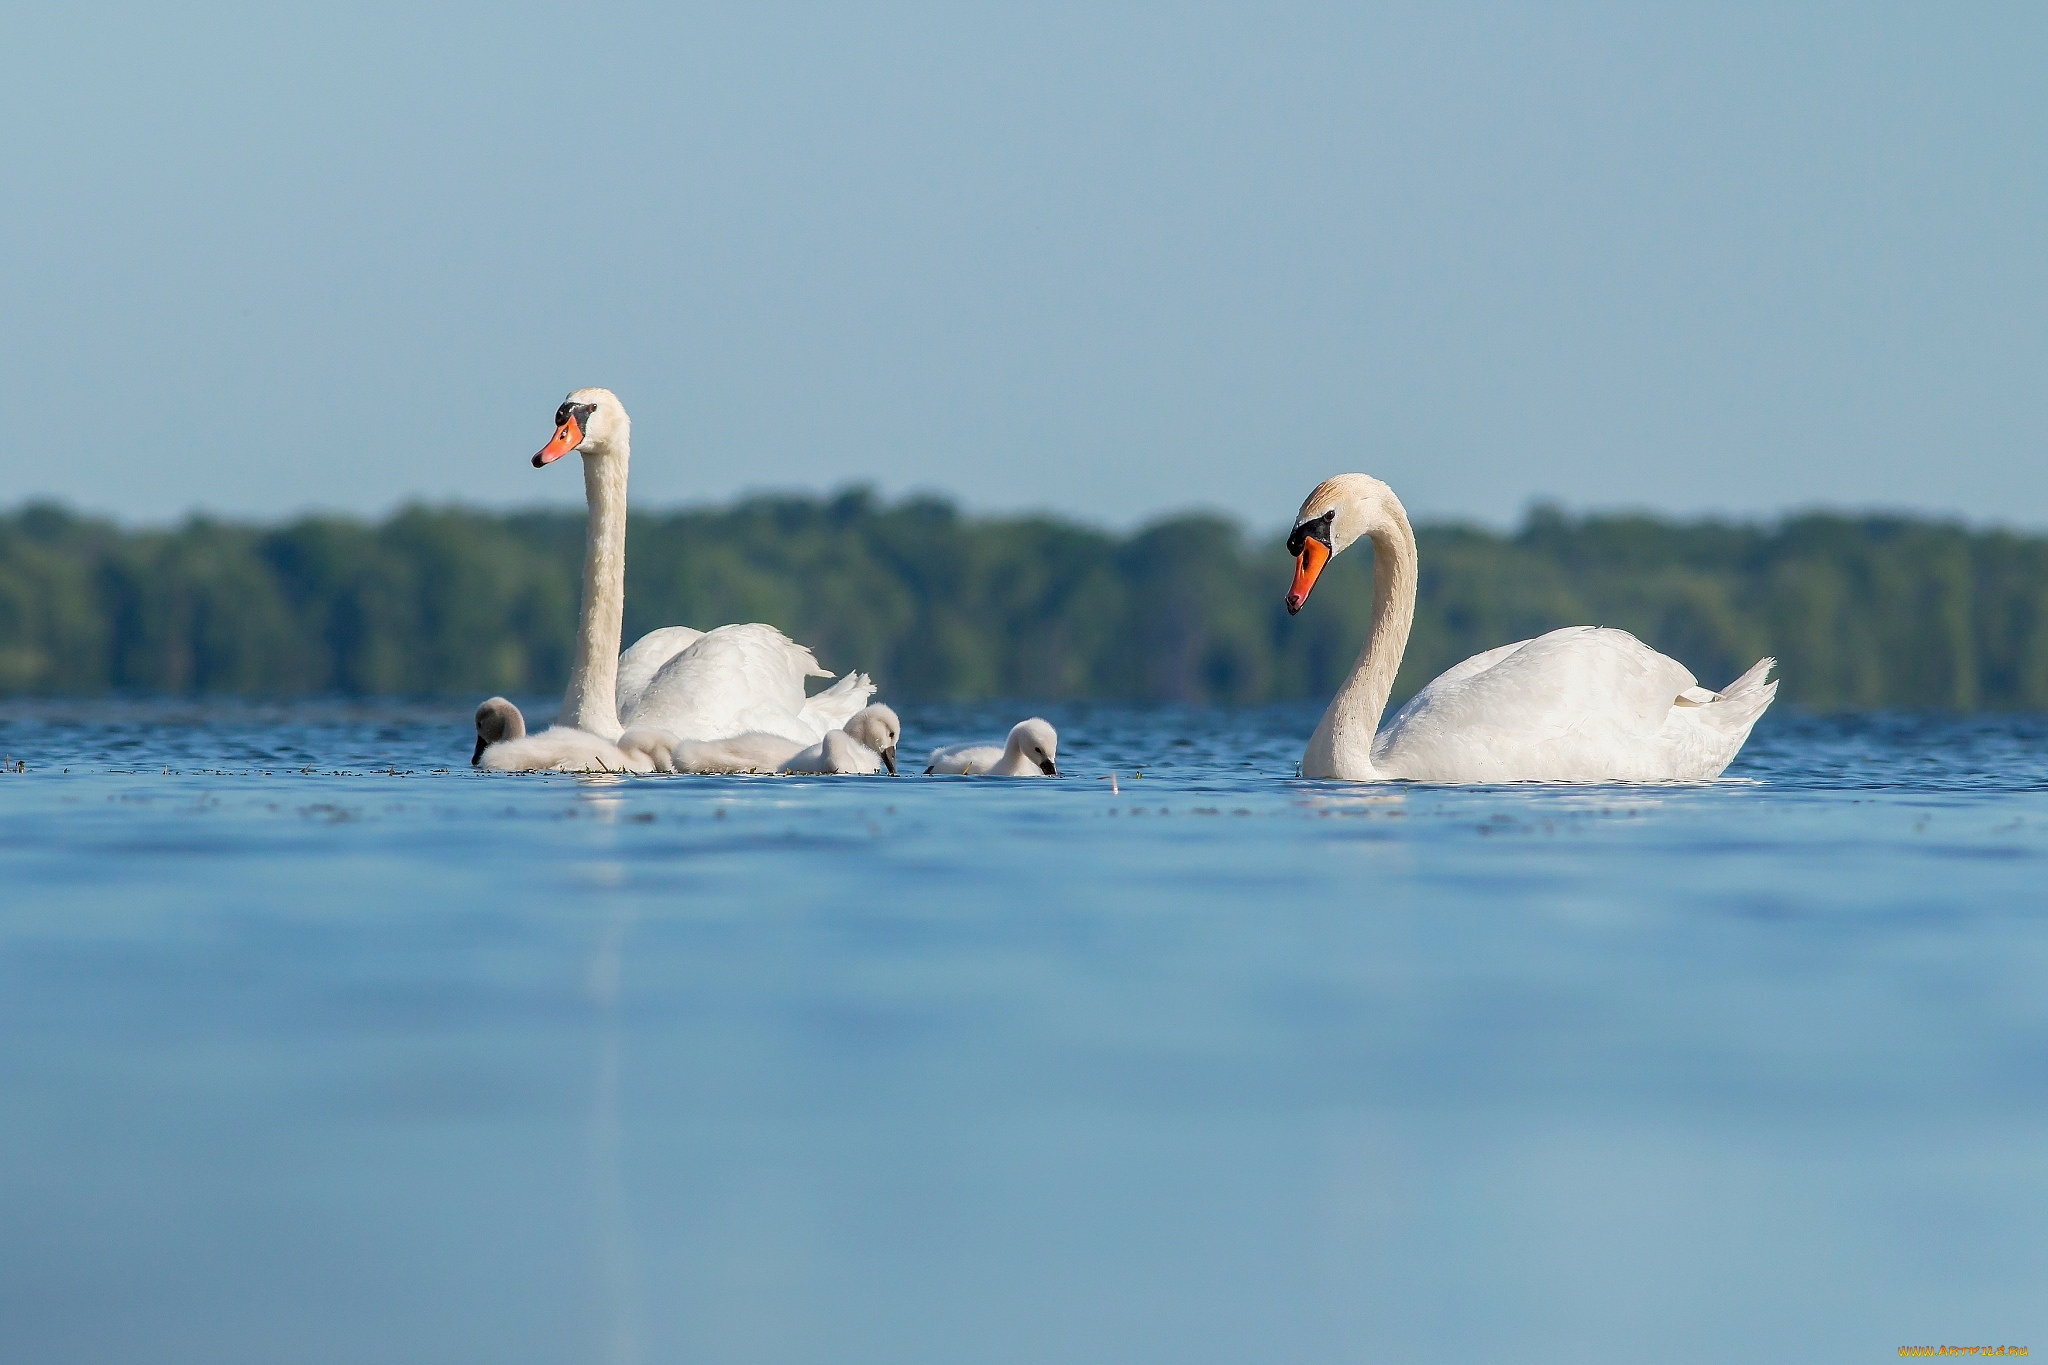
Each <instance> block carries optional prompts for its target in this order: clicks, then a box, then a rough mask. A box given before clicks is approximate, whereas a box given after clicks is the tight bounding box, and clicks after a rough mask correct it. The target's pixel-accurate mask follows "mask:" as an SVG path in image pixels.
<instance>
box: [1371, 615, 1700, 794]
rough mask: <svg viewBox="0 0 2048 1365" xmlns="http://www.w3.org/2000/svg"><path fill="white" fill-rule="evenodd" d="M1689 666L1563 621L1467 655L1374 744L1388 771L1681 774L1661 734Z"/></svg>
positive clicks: (1453, 775)
mask: <svg viewBox="0 0 2048 1365" xmlns="http://www.w3.org/2000/svg"><path fill="white" fill-rule="evenodd" d="M1696 685H1697V680H1696V679H1695V678H1694V677H1693V675H1692V673H1691V672H1690V671H1689V670H1688V669H1687V668H1686V667H1685V665H1683V664H1681V663H1679V662H1678V661H1677V660H1676V659H1672V658H1667V657H1666V656H1665V655H1662V654H1659V653H1658V652H1657V651H1656V650H1654V649H1651V648H1650V647H1649V646H1647V645H1645V644H1643V643H1642V642H1641V641H1640V640H1638V639H1636V638H1635V636H1633V635H1630V634H1629V633H1628V632H1627V631H1623V630H1612V629H1608V628H1605V627H1600V626H1570V627H1567V628H1565V629H1563V630H1554V631H1552V632H1550V633H1549V634H1548V635H1540V636H1538V637H1537V638H1535V639H1533V640H1524V641H1522V642H1520V643H1519V644H1515V645H1505V646H1502V647H1501V648H1500V649H1497V650H1489V651H1487V653H1486V654H1484V655H1477V656H1475V657H1474V658H1471V659H1467V660H1466V661H1465V662H1464V663H1462V664H1459V665H1458V666H1457V667H1456V668H1453V669H1450V670H1449V671H1447V672H1446V673H1445V674H1444V675H1443V676H1442V677H1439V678H1437V679H1436V680H1435V681H1433V682H1431V683H1430V685H1429V686H1427V687H1425V688H1423V689H1422V691H1420V692H1418V693H1416V694H1415V696H1414V697H1412V698H1411V699H1410V700H1409V702H1408V704H1407V705H1406V706H1403V707H1402V708H1401V709H1400V711H1399V712H1397V713H1396V714H1395V716H1394V718H1393V719H1392V720H1391V721H1389V722H1387V724H1386V725H1385V726H1383V727H1382V728H1381V730H1380V733H1379V734H1378V735H1377V736H1376V737H1375V738H1374V740H1373V763H1374V766H1375V767H1377V768H1379V769H1380V771H1381V772H1382V773H1384V774H1385V775H1386V776H1389V777H1407V778H1415V779H1419V780H1423V781H1441V782H1512V781H1528V780H1548V781H1557V782H1599V781H1616V780H1620V781H1628V780H1638V781H1646V780H1656V779H1660V778H1668V777H1674V776H1681V775H1686V774H1680V773H1678V772H1674V771H1672V766H1673V755H1672V754H1671V753H1670V751H1669V749H1668V747H1667V745H1666V744H1665V743H1664V741H1663V740H1662V738H1661V737H1660V732H1661V731H1662V730H1663V728H1664V724H1665V721H1666V719H1667V717H1669V715H1670V714H1671V710H1672V707H1673V705H1674V704H1675V703H1676V702H1677V700H1678V698H1679V695H1680V694H1681V693H1684V692H1686V691H1687V690H1688V689H1691V688H1693V687H1695V686H1696Z"/></svg>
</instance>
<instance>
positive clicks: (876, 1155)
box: [0, 702, 2048, 1365]
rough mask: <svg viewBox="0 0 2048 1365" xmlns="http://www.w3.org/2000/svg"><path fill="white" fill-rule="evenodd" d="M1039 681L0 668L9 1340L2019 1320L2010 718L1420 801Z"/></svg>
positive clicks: (766, 1344)
mask: <svg viewBox="0 0 2048 1365" xmlns="http://www.w3.org/2000/svg"><path fill="white" fill-rule="evenodd" d="M550 710H551V707H550V706H549V705H548V704H547V703H546V702H541V703H539V704H537V705H536V706H534V707H533V708H531V709H530V710H529V714H534V713H535V712H538V713H539V714H540V715H543V716H544V715H546V714H548V712H549V711H550ZM1042 710H1043V713H1044V714H1046V715H1048V716H1049V717H1050V718H1051V719H1052V720H1053V721H1054V722H1055V723H1056V724H1058V725H1059V727H1060V733H1061V761H1062V766H1063V767H1065V768H1067V769H1068V770H1069V771H1070V773H1071V775H1070V776H1068V777H1066V778H1064V779H1062V780H1057V781H1054V780H1044V779H1040V780H1014V781H1001V780H990V779H979V780H975V779H923V778H911V777H905V778H901V779H897V780H894V781H892V780H889V779H887V778H690V777H655V778H631V779H603V780H586V779H577V778H573V777H568V776H560V775H517V774H482V773H475V772H472V771H471V770H470V769H469V768H468V767H467V758H468V754H469V749H470V737H469V735H468V733H467V714H466V713H467V707H466V706H463V705H458V704H451V705H446V706H438V707H435V706H423V705H414V704H395V703H394V704H374V705H344V704H340V703H328V704H305V705H295V706H277V707H238V706H215V705H206V706H197V705H178V704H149V705H144V704H117V703H96V704H82V703H81V704H64V703H34V704H21V703H13V704H9V705H8V706H7V707H6V708H5V709H4V711H0V749H4V750H6V751H7V752H9V753H11V754H12V755H13V756H14V757H16V758H17V759H25V760H26V762H27V764H28V771H26V772H24V773H17V774H9V775H8V776H6V777H4V778H0V885H4V886H5V888H6V894H5V897H4V906H5V908H4V911H0V1102H4V1122H0V1220H4V1222H0V1226H4V1228H5V1230H6V1234H5V1236H4V1237H0V1336H4V1339H5V1341H6V1343H7V1346H6V1350H5V1352H4V1354H5V1356H6V1358H7V1359H10V1360H22V1361H35V1362H70V1361H110V1362H112V1361H119V1362H129V1361H143V1360H147V1361H149V1362H152V1365H168V1363H170V1362H206V1363H207V1365H225V1363H230V1362H263V1363H264V1365H271V1363H273V1362H286V1361H291V1362H349V1363H350V1365H360V1363H361V1362H371V1361H380V1362H381V1361H420V1362H435V1363H436V1365H448V1363H450V1362H472V1361H474V1362H492V1363H493V1365H502V1363H503V1362H524V1361H534V1362H543V1361H545V1362H564V1361H591V1362H605V1363H608V1365H609V1363H613V1362H633V1361H646V1362H656V1361H701V1362H752V1361H775V1362H785V1361H787V1362H828V1361H829V1362H878V1363H879V1362H890V1363H891V1365H903V1363H904V1362H925V1361H932V1362H955V1361H974V1362H1011V1361H1016V1362H1025V1361H1029V1362H1052V1361H1059V1362H1090V1361H1104V1362H1161V1365H1166V1363H1168V1362H1171V1363H1172V1365H1188V1363H1189V1362H1233V1363H1236V1362H1252V1361H1258V1362H1295V1361H1299V1362H1318V1363H1322V1362H1348V1361H1360V1362H1381V1361H1423V1360H1489V1361H1573V1362H1580V1361H1606V1360H1628V1361H1641V1360H1660V1361H1716V1362H1719V1361H1728V1360H1737V1359H1740V1360H1760V1361H1766V1360H1768V1361H1775V1360H1787V1361H1789V1360H1799V1361H1837V1360H1839V1361H1865V1360H1876V1359H1878V1358H1880V1357H1882V1358H1887V1359H1895V1358H1897V1356H1896V1353H1897V1349H1898V1347H1900V1346H1901V1345H1921V1344H1940V1343H1949V1344H1960V1345H1995V1344H2002V1343H2010V1344H2015V1345H2031V1346H2032V1347H2034V1348H2035V1349H2043V1350H2048V1330H2043V1329H2044V1328H2048V1290H2044V1288H2043V1286H2044V1285H2048V1238H2044V1232H2048V1165H2044V1162H2048V990H2044V983H2048V910H2044V900H2048V897H2044V887H2043V881H2044V872H2048V718H2042V717H1990V718H1980V719H1964V720H1936V719H1926V718H1915V717H1858V718H1849V719H1814V718H1802V717H1799V716H1796V715H1792V714H1789V713H1785V712H1778V713H1774V714H1772V715H1771V716H1768V717H1766V719H1765V722H1764V725H1763V726H1762V727H1761V728H1760V730H1759V732H1758V734H1757V735H1756V737H1755V738H1754V739H1753V740H1752V742H1751V744H1750V747H1749V749H1748V750H1747V751H1746V752H1745V753H1744V754H1743V755H1742V757H1741V758H1740V759H1738V760H1737V763H1736V766H1735V767H1734V769H1732V770H1731V773H1730V775H1729V777H1728V778H1726V779H1724V780H1722V781H1720V782H1716V783H1709V784H1702V785H1693V786H1683V787H1656V788H1610V789H1596V788H1539V787H1526V788H1466V789H1445V788H1427V787H1419V786H1418V787H1405V788H1404V787H1399V786H1389V787H1381V788H1348V787H1346V786H1343V785H1341V784H1330V783H1313V782H1302V781H1298V780H1295V779H1294V778H1292V777H1291V773H1292V771H1293V764H1294V760H1295V758H1296V757H1297V755H1298V754H1299V751H1300V745H1301V741H1302V739H1303V737H1304V736H1305V735H1306V734H1307V732H1308V730H1309V729H1310V728H1311V726H1312V724H1313V721H1314V718H1315V712H1314V711H1313V709H1305V708H1287V707H1282V708H1271V709H1264V710H1243V711H1202V710H1176V709H1169V708H1135V707H1109V706H1046V707H1043V708H1042ZM1023 714H1025V711H1024V710H1023V709H1020V708H1017V707H1014V706H1013V707H1000V708H970V707H951V708H947V707H925V708H918V707H911V708H906V709H905V714H904V719H905V727H906V739H905V745H904V749H905V752H906V753H910V752H921V751H923V750H924V749H925V748H928V747H929V746H930V745H933V744H937V743H940V742H947V741H952V740H957V739H971V738H977V737H982V736H988V737H994V736H998V735H1000V734H1001V733H1002V731H1003V730H1004V729H1005V728H1007V726H1008V724H1009V723H1010V722H1011V721H1013V720H1015V719H1017V718H1019V717H1020V716H1021V715H1023ZM1112 772H1114V773H1116V774H1117V775H1118V777H1117V783H1116V788H1115V789H1114V790H1112V787H1111V783H1110V781H1109V780H1108V779H1109V774H1111V773H1112ZM1140 772H1142V776H1139V775H1138V774H1139V773H1140Z"/></svg>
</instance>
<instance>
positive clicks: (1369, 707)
mask: <svg viewBox="0 0 2048 1365" xmlns="http://www.w3.org/2000/svg"><path fill="white" fill-rule="evenodd" d="M1378 510H1379V512H1380V515H1378V516H1376V517H1374V519H1373V522H1372V524H1371V526H1370V527H1369V529H1368V530H1367V531H1366V532H1365V538H1366V539H1369V540H1370V541H1371V542H1372V632H1371V633H1370V634H1369V635H1367V636H1366V640H1365V648H1364V649H1362V650H1360V651H1359V652H1358V659H1357V662H1355V663H1353V664H1352V665H1351V673H1350V675H1349V676H1348V677H1346V678H1345V679H1344V685H1343V686H1342V687H1340V688H1338V689H1337V695H1336V696H1335V697H1332V698H1331V699H1330V705H1329V709H1327V710H1325V711H1324V712H1323V718H1322V720H1321V721H1320V722H1319V723H1318V724H1317V725H1316V732H1315V733H1314V734H1313V735H1311V736H1309V741H1308V748H1307V750H1306V751H1305V752H1304V753H1303V754H1302V756H1301V775H1302V776H1303V777H1342V778H1350V779H1352V780H1354V781H1367V782H1370V781H1373V780H1376V779H1377V778H1378V777H1379V776H1380V772H1379V770H1378V769H1377V768H1375V767H1373V762H1372V739H1373V735H1374V734H1375V733H1377V732H1378V730H1379V728H1380V717H1381V716H1382V715H1384V714H1385V712H1386V709H1387V697H1388V696H1389V695H1390V694H1391V693H1392V692H1393V690H1394V675H1395V674H1396V673H1399V672H1400V671H1401V656H1402V654H1403V653H1404V652H1405V651H1406V650H1407V648H1408V632H1409V630H1410V628H1411V627H1413V626H1414V624H1415V565H1416V552H1415V532H1414V530H1413V529H1411V528H1410V527H1409V525H1408V513H1407V511H1406V510H1405V509H1404V508H1403V507H1402V506H1401V504H1400V502H1399V501H1397V500H1396V499H1395V498H1394V497H1393V495H1392V494H1391V493H1389V494H1387V495H1386V498H1385V500H1384V505H1383V506H1382V507H1381V508H1380V509H1378Z"/></svg>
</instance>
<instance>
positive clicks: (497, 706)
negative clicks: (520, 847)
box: [469, 697, 675, 773]
mask: <svg viewBox="0 0 2048 1365" xmlns="http://www.w3.org/2000/svg"><path fill="white" fill-rule="evenodd" d="M674 744H675V739H674V737H673V736H671V735H664V734H662V733H660V732H659V731H655V730H629V731H627V732H626V733H625V734H623V735H620V736H619V740H618V742H617V743H616V744H614V743H612V742H611V741H610V740H604V739H599V738H598V737H597V736H596V735H593V734H591V733H590V732H589V731H588V730H579V729H576V728H575V727H574V726H569V725H553V726H549V727H548V728H547V729H545V730H543V731H541V732H540V733H539V734H537V735H529V734H527V733H526V717H524V716H522V715H521V714H519V708H518V707H517V706H514V705H513V704H512V703H511V702H509V701H507V700H505V699H504V698H503V697H492V698H491V699H490V700H488V701H486V702H484V703H483V705H481V706H479V707H477V708H476V752H474V753H472V754H471V755H470V756H469V765H470V766H471V767H472V768H491V769H495V770H497V771H500V772H535V771H539V770H542V769H554V770H556V771H559V772H571V773H598V772H603V773H651V772H656V771H673V769H671V768H664V767H663V765H664V764H665V763H667V762H668V751H669V749H670V748H671V747H673V746H674Z"/></svg>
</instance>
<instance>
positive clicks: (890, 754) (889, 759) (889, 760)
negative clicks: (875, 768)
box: [882, 744, 896, 777]
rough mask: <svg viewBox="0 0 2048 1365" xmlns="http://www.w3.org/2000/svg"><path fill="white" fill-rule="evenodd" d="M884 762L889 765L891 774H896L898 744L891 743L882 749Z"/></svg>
mask: <svg viewBox="0 0 2048 1365" xmlns="http://www.w3.org/2000/svg"><path fill="white" fill-rule="evenodd" d="M882 762H883V763H885V764H887V765H888V768H889V776H891V777H894V776H896V746H895V745H893V744H891V745H890V746H889V747H888V748H886V749H884V750H882Z"/></svg>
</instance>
